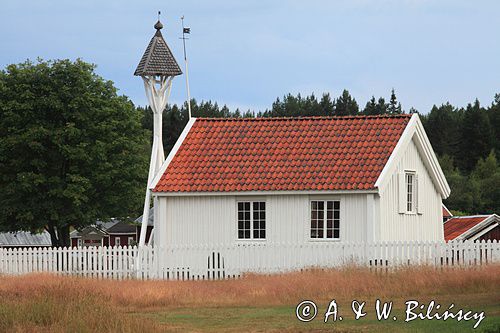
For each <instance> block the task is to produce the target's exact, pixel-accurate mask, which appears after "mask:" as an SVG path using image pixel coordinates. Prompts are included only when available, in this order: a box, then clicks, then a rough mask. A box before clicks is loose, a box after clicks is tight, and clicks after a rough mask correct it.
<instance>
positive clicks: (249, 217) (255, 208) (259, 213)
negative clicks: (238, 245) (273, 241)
mask: <svg viewBox="0 0 500 333" xmlns="http://www.w3.org/2000/svg"><path fill="white" fill-rule="evenodd" d="M265 238H266V203H265V202H264V201H252V202H251V201H241V202H238V239H265Z"/></svg>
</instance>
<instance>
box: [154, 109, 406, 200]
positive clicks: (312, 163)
mask: <svg viewBox="0 0 500 333" xmlns="http://www.w3.org/2000/svg"><path fill="white" fill-rule="evenodd" d="M410 118H411V115H397V116H348V117H304V118H247V119H207V118H198V119H197V120H196V121H195V122H194V124H193V126H192V127H191V129H190V131H189V133H188V134H187V136H186V138H185V139H184V141H183V143H182V145H181V146H180V148H179V150H178V151H177V153H176V154H175V156H174V158H173V159H172V161H171V162H170V164H169V166H168V168H167V170H166V171H165V173H164V174H163V176H162V177H161V179H160V181H159V182H158V184H157V185H156V187H155V189H154V191H156V192H232V191H303V190H354V189H360V190H368V189H373V188H374V185H375V182H376V180H377V178H378V176H379V175H380V173H381V171H382V169H383V168H384V166H385V164H386V163H387V160H388V159H389V156H390V155H391V153H392V151H393V149H394V147H395V146H396V144H397V142H398V140H399V138H400V137H401V134H402V133H403V131H404V129H405V127H406V125H407V124H408V122H409V121H410Z"/></svg>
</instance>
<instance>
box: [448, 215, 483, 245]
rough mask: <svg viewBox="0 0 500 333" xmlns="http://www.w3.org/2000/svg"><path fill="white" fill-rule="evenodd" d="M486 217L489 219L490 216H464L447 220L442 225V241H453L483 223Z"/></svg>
mask: <svg viewBox="0 0 500 333" xmlns="http://www.w3.org/2000/svg"><path fill="white" fill-rule="evenodd" d="M488 217H490V215H485V216H464V217H454V218H452V219H449V220H448V221H447V222H446V223H445V224H444V239H445V240H446V241H449V240H452V239H455V238H457V237H458V236H460V235H462V234H463V233H464V232H466V231H467V230H469V229H471V228H472V227H475V226H476V225H478V224H479V223H481V222H483V221H484V220H486V219H487V218H488Z"/></svg>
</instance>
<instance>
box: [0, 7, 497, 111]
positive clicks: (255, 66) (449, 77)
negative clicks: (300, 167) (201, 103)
mask: <svg viewBox="0 0 500 333" xmlns="http://www.w3.org/2000/svg"><path fill="white" fill-rule="evenodd" d="M158 10H161V11H162V21H163V23H164V25H165V28H164V30H163V33H164V36H165V38H166V40H167V43H169V45H170V47H171V49H172V50H173V52H174V54H175V56H176V58H177V60H178V61H179V63H180V65H181V66H183V62H182V43H181V40H179V39H178V37H179V36H180V33H181V21H180V16H181V15H185V17H186V24H187V25H189V26H190V27H191V29H192V34H191V39H190V40H189V41H188V57H189V61H190V63H189V65H190V68H189V74H190V81H191V95H192V97H194V98H197V99H198V100H208V99H211V100H213V101H217V102H219V104H227V105H228V106H230V107H231V108H236V107H240V108H241V109H244V110H246V109H248V108H250V109H252V110H264V109H265V108H268V107H270V106H271V104H272V102H273V101H274V100H275V99H276V97H278V96H283V95H284V94H286V93H289V92H291V93H294V94H295V93H298V92H300V93H302V94H303V95H306V94H310V93H311V92H314V93H315V94H317V95H321V94H322V93H323V92H330V93H331V94H332V95H333V96H338V95H339V94H340V93H341V91H342V89H344V88H346V89H348V90H349V91H350V92H351V94H352V95H353V96H354V97H355V98H356V99H357V100H358V103H359V104H360V105H361V106H364V104H365V103H366V101H367V100H368V99H369V98H370V97H371V96H372V95H375V96H376V97H378V96H384V97H386V98H388V97H389V95H390V90H391V88H395V89H396V94H397V96H398V98H399V100H400V101H401V103H402V104H403V108H405V109H406V110H408V109H409V108H410V107H412V106H413V107H415V108H416V109H417V110H419V111H420V112H423V113H426V112H428V111H429V109H430V108H431V107H432V105H433V104H441V103H443V102H446V101H449V102H450V103H452V104H454V105H458V106H465V105H466V104H467V103H468V102H470V101H473V100H474V99H475V98H476V97H477V98H479V100H480V101H481V102H482V103H483V104H489V103H491V101H492V100H493V96H494V94H495V93H499V92H500V37H499V36H500V19H498V15H499V13H500V1H463V0H456V1H437V0H436V1H433V0H420V1H418V0H400V1H395V0H393V1H389V0H385V1H384V0H380V1H367V0H351V1H319V0H316V1H315V0H310V1H303V0H302V1H295V0H294V1H291V0H290V1H286V0H282V1H274V0H273V1H265V2H264V1H234V0H212V1H203V2H202V1H191V0H183V1H156V0H154V1H153V0H148V1H137V0H136V1H131V0H121V1H118V0H106V1H105V0H100V1H97V0H85V1H83V0H72V1H67V0H57V1H56V0H44V1H40V0H25V1H19V0H2V1H1V5H0V36H1V38H0V67H2V68H3V67H5V66H6V65H7V64H10V63H18V62H22V61H24V60H25V59H28V58H29V59H36V57H42V58H44V59H53V58H70V59H75V58H77V57H80V58H82V59H83V60H85V61H88V62H92V63H95V64H97V65H98V68H97V72H98V73H99V74H100V75H102V76H103V77H105V78H106V79H109V80H112V81H114V82H115V85H116V86H117V87H118V88H119V89H120V93H121V94H125V95H127V96H129V97H130V98H131V99H132V100H133V101H134V103H136V104H139V105H144V104H145V103H146V98H145V95H144V91H143V85H142V82H141V80H140V78H137V77H134V76H133V72H134V69H135V67H136V65H137V63H138V62H139V59H140V57H141V55H142V53H143V52H144V49H145V48H146V46H147V44H148V42H149V40H150V38H151V37H152V35H153V33H154V29H153V25H154V23H155V21H156V13H157V11H158ZM185 96H186V91H185V84H184V77H178V78H176V80H174V86H173V90H172V98H171V100H172V101H173V102H177V103H179V102H182V101H183V100H184V99H185Z"/></svg>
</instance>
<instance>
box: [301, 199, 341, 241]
mask: <svg viewBox="0 0 500 333" xmlns="http://www.w3.org/2000/svg"><path fill="white" fill-rule="evenodd" d="M313 202H322V203H323V210H322V211H323V218H322V220H323V227H322V229H323V237H321V238H320V237H316V238H314V237H312V235H311V232H312V229H313V228H312V220H313V216H312V215H313ZM328 202H332V210H331V211H332V218H331V219H332V228H328V210H329V209H328ZM335 202H338V228H335V220H336V218H335V211H336V210H337V209H336V208H335ZM317 229H318V228H317ZM328 229H331V230H332V236H334V235H335V230H336V229H338V237H332V238H328V237H327V236H328ZM341 230H342V201H341V200H340V198H311V199H309V218H308V225H307V239H308V240H309V241H312V242H339V241H341V240H342V237H341V236H342V235H341Z"/></svg>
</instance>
